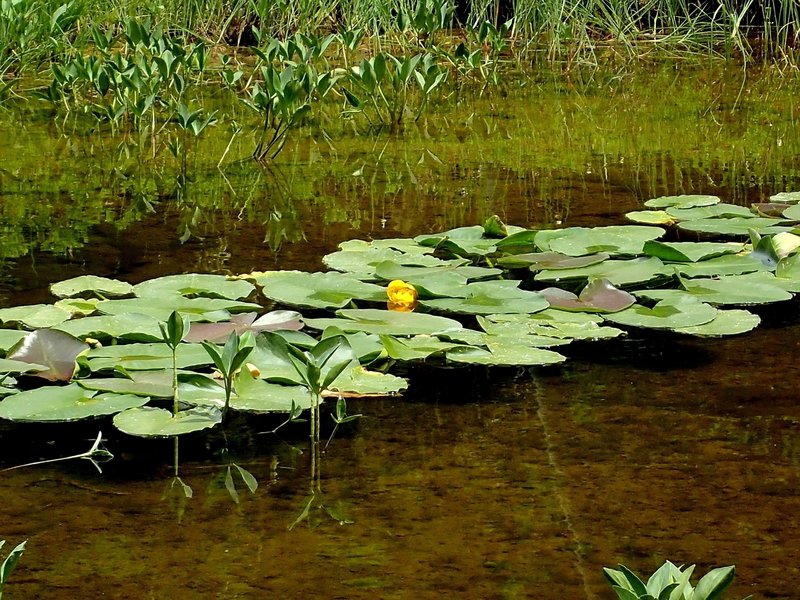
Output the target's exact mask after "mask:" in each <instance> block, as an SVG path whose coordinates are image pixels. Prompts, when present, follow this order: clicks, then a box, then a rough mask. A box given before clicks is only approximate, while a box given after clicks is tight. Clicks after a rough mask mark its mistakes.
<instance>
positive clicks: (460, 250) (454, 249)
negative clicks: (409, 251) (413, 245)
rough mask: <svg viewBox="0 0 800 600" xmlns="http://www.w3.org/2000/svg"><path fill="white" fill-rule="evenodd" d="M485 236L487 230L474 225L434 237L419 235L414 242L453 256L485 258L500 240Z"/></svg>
mask: <svg viewBox="0 0 800 600" xmlns="http://www.w3.org/2000/svg"><path fill="white" fill-rule="evenodd" d="M484 234H485V230H484V228H483V227H482V226H480V225H474V226H472V227H459V228H457V229H451V230H450V231H445V232H444V233H437V234H433V235H418V236H417V237H415V238H414V241H415V242H417V243H418V244H419V245H421V246H429V247H432V248H437V249H439V250H444V251H447V252H450V253H451V254H452V255H453V256H485V255H487V254H491V253H492V252H494V251H495V250H496V249H497V246H496V244H497V241H498V240H497V239H496V238H486V237H484Z"/></svg>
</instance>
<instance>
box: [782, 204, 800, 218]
mask: <svg viewBox="0 0 800 600" xmlns="http://www.w3.org/2000/svg"><path fill="white" fill-rule="evenodd" d="M783 216H784V218H786V219H791V220H792V221H800V204H793V205H792V206H790V207H789V208H787V209H786V210H784V211H783Z"/></svg>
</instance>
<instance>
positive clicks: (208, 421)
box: [114, 406, 222, 437]
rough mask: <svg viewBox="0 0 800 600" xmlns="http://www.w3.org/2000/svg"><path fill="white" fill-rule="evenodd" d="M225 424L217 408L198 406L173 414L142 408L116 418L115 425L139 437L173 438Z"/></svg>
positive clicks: (156, 409)
mask: <svg viewBox="0 0 800 600" xmlns="http://www.w3.org/2000/svg"><path fill="white" fill-rule="evenodd" d="M221 422H222V411H221V410H220V409H219V408H217V407H214V406H195V407H193V408H188V409H186V410H182V411H180V412H179V413H178V414H177V415H173V414H172V413H171V412H170V411H168V410H165V409H163V408H154V407H152V406H143V407H141V408H131V409H128V410H125V411H123V412H121V413H119V414H117V415H115V416H114V426H115V427H116V428H117V429H119V430H120V431H122V432H123V433H127V434H129V435H135V436H139V437H171V436H175V435H183V434H186V433H192V432H195V431H201V430H203V429H209V428H211V427H214V426H215V425H218V424H219V423H221Z"/></svg>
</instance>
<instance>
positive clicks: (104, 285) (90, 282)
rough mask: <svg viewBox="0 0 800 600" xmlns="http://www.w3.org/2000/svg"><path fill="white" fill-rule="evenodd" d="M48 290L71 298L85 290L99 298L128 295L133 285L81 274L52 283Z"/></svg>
mask: <svg viewBox="0 0 800 600" xmlns="http://www.w3.org/2000/svg"><path fill="white" fill-rule="evenodd" d="M50 292H51V293H52V294H53V295H54V296H57V297H59V298H72V297H74V296H80V295H82V294H85V293H87V292H91V293H93V294H95V295H96V296H98V297H99V298H108V297H115V296H130V295H132V294H133V286H132V285H131V284H130V283H126V282H124V281H118V280H116V279H108V278H107V277H97V276H96V275H81V276H80V277H73V278H72V279H67V280H65V281H59V282H58V283H54V284H53V285H51V286H50Z"/></svg>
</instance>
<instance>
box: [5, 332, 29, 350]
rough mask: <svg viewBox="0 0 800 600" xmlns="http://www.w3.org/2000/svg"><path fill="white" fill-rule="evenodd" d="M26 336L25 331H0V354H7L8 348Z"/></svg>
mask: <svg viewBox="0 0 800 600" xmlns="http://www.w3.org/2000/svg"><path fill="white" fill-rule="evenodd" d="M26 335H28V332H27V331H21V330H19V329H0V352H3V353H5V352H8V349H9V348H12V347H14V346H16V345H17V344H18V343H19V342H20V340H22V339H23V338H24V337H25V336H26Z"/></svg>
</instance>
